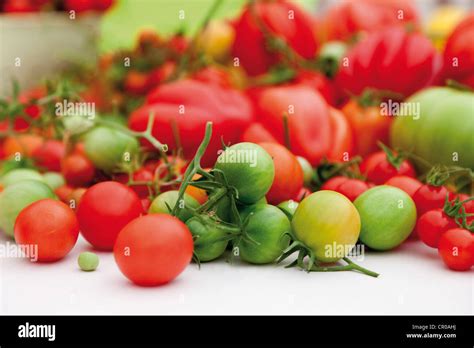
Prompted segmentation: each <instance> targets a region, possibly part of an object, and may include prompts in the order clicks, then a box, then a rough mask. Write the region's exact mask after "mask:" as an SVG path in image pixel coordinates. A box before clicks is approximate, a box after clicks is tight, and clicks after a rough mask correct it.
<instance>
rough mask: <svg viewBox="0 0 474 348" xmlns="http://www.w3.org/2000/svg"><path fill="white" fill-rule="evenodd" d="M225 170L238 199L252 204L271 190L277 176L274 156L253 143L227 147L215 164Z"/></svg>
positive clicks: (217, 167)
mask: <svg viewBox="0 0 474 348" xmlns="http://www.w3.org/2000/svg"><path fill="white" fill-rule="evenodd" d="M214 167H215V168H216V169H220V170H222V171H223V172H224V174H225V176H226V178H227V181H228V183H229V185H231V186H234V187H235V188H236V189H237V191H238V193H239V196H238V199H239V201H241V202H242V203H244V204H252V203H255V202H257V201H258V200H260V199H261V198H263V197H264V196H265V195H266V193H267V192H268V191H269V190H270V187H271V186H272V183H273V178H274V176H275V166H274V164H273V160H272V157H271V156H270V155H269V154H268V152H266V151H265V150H264V149H263V148H262V147H260V146H259V145H257V144H253V143H239V144H235V145H232V146H230V147H228V148H227V149H225V151H223V152H222V153H221V154H220V155H219V157H218V158H217V162H216V164H215V166H214Z"/></svg>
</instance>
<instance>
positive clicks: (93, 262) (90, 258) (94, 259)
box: [77, 251, 99, 272]
mask: <svg viewBox="0 0 474 348" xmlns="http://www.w3.org/2000/svg"><path fill="white" fill-rule="evenodd" d="M77 264H78V265H79V268H80V269H81V270H83V271H85V272H92V271H95V270H96V269H97V267H99V256H97V254H96V253H91V252H90V251H85V252H83V253H81V254H80V255H79V257H78V258H77Z"/></svg>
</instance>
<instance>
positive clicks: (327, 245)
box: [291, 191, 360, 262]
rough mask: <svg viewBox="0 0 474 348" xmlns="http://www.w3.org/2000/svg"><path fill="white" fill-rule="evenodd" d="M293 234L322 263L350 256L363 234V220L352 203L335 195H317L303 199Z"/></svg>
mask: <svg viewBox="0 0 474 348" xmlns="http://www.w3.org/2000/svg"><path fill="white" fill-rule="evenodd" d="M291 226H292V228H293V234H294V236H295V237H296V239H298V240H299V241H300V242H302V243H303V244H305V245H306V246H307V247H308V248H309V249H310V250H311V251H312V252H313V254H314V256H315V258H316V260H318V261H321V262H335V261H338V260H340V259H342V258H343V257H345V256H347V255H348V254H349V252H350V251H351V250H352V248H353V247H354V246H355V244H356V242H357V239H358V238H359V233H360V217H359V213H358V212H357V209H356V208H355V207H354V205H353V204H352V202H351V201H350V200H349V199H347V198H346V197H345V196H344V195H341V194H340V193H338V192H335V191H318V192H315V193H312V194H310V195H309V196H308V197H306V198H305V199H303V200H302V201H301V202H300V203H299V205H298V208H296V211H295V213H294V215H293V219H292V220H291Z"/></svg>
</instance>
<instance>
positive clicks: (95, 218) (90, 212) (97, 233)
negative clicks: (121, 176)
mask: <svg viewBox="0 0 474 348" xmlns="http://www.w3.org/2000/svg"><path fill="white" fill-rule="evenodd" d="M142 211H143V208H142V204H141V202H140V199H139V198H138V196H137V194H136V193H135V192H134V191H133V190H132V189H131V188H129V187H127V186H125V185H123V184H120V183H118V182H114V181H105V182H101V183H99V184H96V185H94V186H92V187H90V188H89V189H88V190H87V191H86V193H84V195H83V196H82V197H81V201H80V203H79V207H78V209H77V218H78V220H79V226H80V228H81V233H82V235H83V236H84V238H85V239H86V240H87V241H88V242H89V243H91V244H92V245H93V246H94V247H95V248H97V249H100V250H112V249H113V247H114V244H115V240H116V239H117V235H118V234H119V232H120V230H121V229H122V228H123V227H124V226H125V225H126V224H128V223H129V222H130V221H132V220H133V219H135V218H137V217H139V216H140V214H141V213H142Z"/></svg>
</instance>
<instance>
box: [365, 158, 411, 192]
mask: <svg viewBox="0 0 474 348" xmlns="http://www.w3.org/2000/svg"><path fill="white" fill-rule="evenodd" d="M395 161H398V159H395ZM395 165H397V166H398V168H397V167H395ZM395 165H394V164H392V163H391V162H390V160H389V158H388V156H387V154H386V153H385V152H384V151H379V152H375V153H373V154H371V155H369V156H368V157H367V158H366V159H365V160H364V161H363V162H362V163H361V165H360V171H361V172H362V174H364V175H365V176H367V180H369V181H371V182H373V183H375V184H377V185H382V184H383V183H385V182H386V181H387V180H389V179H391V178H393V177H394V176H397V175H404V176H409V177H412V178H414V177H415V176H416V173H415V169H414V168H413V165H412V164H411V163H410V162H408V161H407V160H402V161H401V162H399V163H395Z"/></svg>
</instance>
